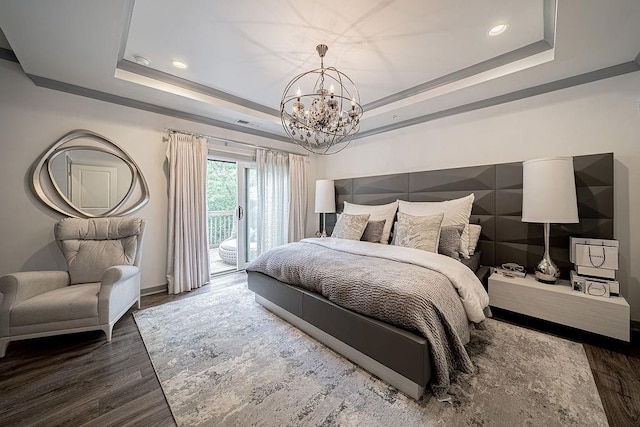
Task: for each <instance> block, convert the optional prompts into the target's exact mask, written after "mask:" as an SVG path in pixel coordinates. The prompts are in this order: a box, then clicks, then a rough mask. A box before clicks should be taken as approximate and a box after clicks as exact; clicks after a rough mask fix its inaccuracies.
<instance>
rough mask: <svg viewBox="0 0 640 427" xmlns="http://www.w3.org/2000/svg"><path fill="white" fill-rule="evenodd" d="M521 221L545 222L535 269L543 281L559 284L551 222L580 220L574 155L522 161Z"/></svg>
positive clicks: (537, 277) (539, 278) (537, 275)
mask: <svg viewBox="0 0 640 427" xmlns="http://www.w3.org/2000/svg"><path fill="white" fill-rule="evenodd" d="M522 222H534V223H542V224H544V256H543V258H542V261H540V262H539V263H538V265H537V266H536V268H535V276H536V279H537V280H538V281H540V282H543V283H551V284H553V283H556V281H557V280H558V277H560V270H558V267H557V266H556V265H555V263H554V262H553V261H552V260H551V257H550V256H549V225H550V224H551V223H555V224H562V223H576V222H579V219H578V203H577V198H576V181H575V176H574V174H573V158H572V157H552V158H544V159H535V160H529V161H526V162H524V163H523V169H522Z"/></svg>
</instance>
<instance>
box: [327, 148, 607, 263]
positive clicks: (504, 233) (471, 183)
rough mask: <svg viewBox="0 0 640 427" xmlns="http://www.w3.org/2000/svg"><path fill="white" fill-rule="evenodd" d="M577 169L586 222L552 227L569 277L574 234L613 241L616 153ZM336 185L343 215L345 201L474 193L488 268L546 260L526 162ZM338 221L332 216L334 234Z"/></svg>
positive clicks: (554, 253) (584, 159) (585, 159)
mask: <svg viewBox="0 0 640 427" xmlns="http://www.w3.org/2000/svg"><path fill="white" fill-rule="evenodd" d="M573 165H574V170H575V177H576V187H577V195H578V215H579V217H580V223H579V224H552V225H551V239H550V246H551V249H550V250H551V257H552V258H553V259H554V261H555V262H556V263H557V264H558V266H559V267H560V268H561V269H562V272H563V275H568V273H569V271H570V269H571V268H570V267H571V264H570V263H569V236H588V237H595V238H606V239H611V238H613V153H605V154H594V155H586V156H576V157H574V158H573ZM335 186H336V208H337V211H338V212H342V209H343V206H344V202H345V201H348V202H351V203H358V204H364V205H378V204H384V203H390V202H392V201H394V200H396V199H401V200H409V201H415V202H424V201H442V200H449V199H455V198H458V197H463V196H466V195H468V194H470V193H474V194H475V202H474V204H473V210H472V212H471V222H475V223H478V224H480V225H482V235H481V236H480V242H479V248H480V250H481V251H482V264H483V265H489V266H493V265H499V264H502V263H504V262H517V263H518V264H521V265H525V266H526V267H527V269H529V270H532V269H533V267H534V266H535V265H536V264H537V263H538V262H539V261H540V260H541V259H542V255H543V252H544V240H543V235H544V234H543V227H542V225H541V224H529V223H523V222H522V221H521V217H522V163H521V162H518V163H503V164H495V165H486V166H472V167H465V168H456V169H442V170H433V171H424V172H410V173H399V174H393V175H381V176H371V177H362V178H349V179H340V180H336V181H335ZM335 218H336V217H335V215H328V216H327V231H328V232H330V231H332V230H333V226H334V224H335Z"/></svg>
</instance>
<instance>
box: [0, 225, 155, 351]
mask: <svg viewBox="0 0 640 427" xmlns="http://www.w3.org/2000/svg"><path fill="white" fill-rule="evenodd" d="M144 226H145V220H144V219H141V218H116V217H114V218H95V219H77V218H67V219H63V220H61V221H60V222H58V223H57V224H56V225H55V230H54V234H55V238H56V241H57V243H58V246H59V247H60V249H61V251H62V253H63V254H64V257H65V258H66V260H67V266H68V272H67V271H33V272H23V273H14V274H8V275H6V276H3V277H1V278H0V357H4V355H5V351H6V349H7V346H8V345H9V342H11V341H17V340H23V339H29V338H37V337H44V336H51V335H60V334H68V333H73V332H83V331H92V330H103V331H104V333H105V334H106V335H107V341H111V332H112V330H113V325H114V324H115V323H116V322H117V321H118V319H120V317H122V315H124V314H125V313H126V312H127V310H129V308H130V307H131V306H132V305H133V304H134V303H136V302H137V304H138V308H140V257H141V255H142V237H143V233H144Z"/></svg>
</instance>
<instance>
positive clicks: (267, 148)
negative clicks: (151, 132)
mask: <svg viewBox="0 0 640 427" xmlns="http://www.w3.org/2000/svg"><path fill="white" fill-rule="evenodd" d="M164 131H165V132H169V133H184V134H186V135H193V136H199V137H201V138H205V139H208V140H213V141H219V142H224V143H225V146H226V145H227V144H229V143H231V144H237V145H243V146H245V147H251V148H261V149H263V150H270V151H279V152H281V153H289V154H297V155H298V156H302V157H309V155H308V154H298V153H296V152H294V151H287V150H281V149H279V148H269V147H261V146H259V145H255V144H250V143H248V142H240V141H236V140H233V139H227V138H220V137H217V136H211V135H205V134H203V133H195V132H187V131H184V130H179V129H171V128H165V129H164ZM163 139H164V140H165V141H168V140H169V139H168V138H163Z"/></svg>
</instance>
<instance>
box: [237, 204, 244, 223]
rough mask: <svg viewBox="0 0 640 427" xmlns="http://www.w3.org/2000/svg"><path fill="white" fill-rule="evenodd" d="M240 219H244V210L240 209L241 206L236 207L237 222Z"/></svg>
mask: <svg viewBox="0 0 640 427" xmlns="http://www.w3.org/2000/svg"><path fill="white" fill-rule="evenodd" d="M242 218H244V209H242V206H238V221H240V220H241V219H242Z"/></svg>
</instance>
